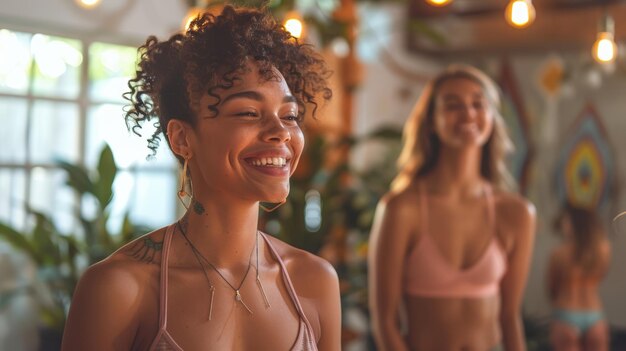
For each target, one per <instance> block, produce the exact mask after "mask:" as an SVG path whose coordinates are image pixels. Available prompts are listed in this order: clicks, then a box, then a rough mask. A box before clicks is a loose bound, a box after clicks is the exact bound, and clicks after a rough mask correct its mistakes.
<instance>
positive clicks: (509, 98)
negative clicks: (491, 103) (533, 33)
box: [500, 60, 534, 194]
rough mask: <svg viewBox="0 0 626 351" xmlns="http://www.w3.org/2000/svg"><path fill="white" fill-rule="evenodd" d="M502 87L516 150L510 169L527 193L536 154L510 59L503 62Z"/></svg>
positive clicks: (511, 135)
mask: <svg viewBox="0 0 626 351" xmlns="http://www.w3.org/2000/svg"><path fill="white" fill-rule="evenodd" d="M500 88H501V89H502V117H504V121H505V123H506V125H507V128H508V132H509V135H510V137H511V140H512V141H513V144H514V145H515V151H514V152H513V154H512V155H511V156H510V159H509V165H510V166H509V169H510V170H511V173H512V175H513V177H514V178H515V180H516V181H517V184H518V186H519V191H520V192H521V193H522V194H526V191H527V188H528V182H529V171H530V164H531V161H532V157H533V154H534V150H533V145H532V143H531V141H530V137H529V128H530V120H529V119H528V115H527V114H526V110H525V108H524V101H523V100H522V95H521V94H520V92H519V88H518V85H517V80H516V78H515V74H514V72H513V68H512V67H511V64H510V63H509V61H508V60H505V61H503V63H502V71H501V72H500Z"/></svg>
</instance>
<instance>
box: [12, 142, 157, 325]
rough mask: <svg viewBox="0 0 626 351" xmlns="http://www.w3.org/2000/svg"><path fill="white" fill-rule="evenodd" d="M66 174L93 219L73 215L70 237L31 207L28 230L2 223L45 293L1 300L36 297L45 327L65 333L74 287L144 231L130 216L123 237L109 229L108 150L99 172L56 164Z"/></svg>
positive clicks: (113, 170)
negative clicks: (91, 208) (92, 207)
mask: <svg viewBox="0 0 626 351" xmlns="http://www.w3.org/2000/svg"><path fill="white" fill-rule="evenodd" d="M57 165H58V166H59V167H60V168H61V169H63V170H64V171H65V173H66V175H67V182H66V184H67V186H69V187H70V188H71V189H72V190H73V191H74V192H75V193H76V194H77V196H79V197H80V198H81V200H83V201H89V200H91V201H94V202H95V203H96V211H95V213H94V214H93V215H91V216H87V215H85V214H83V212H82V211H81V210H80V208H77V209H75V210H74V214H75V215H76V223H79V225H78V226H77V227H76V228H75V230H74V231H72V232H71V233H62V232H61V231H60V230H59V229H58V228H57V227H56V225H55V223H54V222H53V221H52V220H51V218H50V216H48V215H46V214H45V213H43V212H40V211H38V210H35V209H32V208H28V216H29V219H31V223H32V224H31V225H30V226H28V229H26V230H24V231H20V230H17V229H15V228H12V227H11V226H9V225H7V224H5V223H0V240H3V241H5V242H7V243H8V244H9V245H11V246H12V247H13V248H15V249H16V250H18V251H19V252H21V253H23V254H25V255H26V256H28V257H29V258H30V259H31V260H32V262H34V264H35V265H36V267H37V273H38V274H37V278H38V280H39V281H40V282H41V283H43V286H44V288H45V289H44V291H43V293H41V290H40V289H34V287H30V288H26V289H20V291H7V292H6V293H5V294H4V295H3V296H0V299H3V298H4V299H10V298H11V296H14V295H16V294H18V293H29V294H34V295H36V296H35V297H36V300H37V301H38V302H39V304H40V311H41V322H42V323H43V325H44V327H46V328H50V329H53V330H56V331H58V332H61V331H62V330H63V326H64V325H65V318H66V313H67V309H68V307H69V303H70V301H71V297H72V294H73V292H74V288H75V287H76V284H77V282H78V279H79V278H80V274H81V273H82V271H83V269H84V268H86V266H88V265H90V264H92V263H94V262H97V261H99V260H101V259H103V258H104V257H106V256H107V255H108V254H110V253H111V252H113V251H114V250H115V249H116V248H118V247H119V246H121V245H122V244H124V243H126V242H128V241H130V240H131V239H133V238H134V237H135V236H136V234H137V233H141V232H145V231H146V228H139V227H137V226H135V225H133V224H132V223H131V221H130V220H129V216H128V213H126V215H125V216H124V221H123V225H122V227H121V229H120V231H119V232H117V233H111V232H110V231H109V230H108V229H107V222H108V221H109V216H110V204H111V200H112V198H113V189H112V187H113V182H114V180H115V177H116V175H117V166H116V164H115V160H114V158H113V153H112V151H111V149H110V147H109V146H108V145H105V146H104V148H103V149H102V151H101V152H100V158H99V161H98V165H97V168H96V169H95V170H94V171H90V170H88V169H86V168H85V167H83V166H81V165H76V164H72V163H69V162H65V161H57Z"/></svg>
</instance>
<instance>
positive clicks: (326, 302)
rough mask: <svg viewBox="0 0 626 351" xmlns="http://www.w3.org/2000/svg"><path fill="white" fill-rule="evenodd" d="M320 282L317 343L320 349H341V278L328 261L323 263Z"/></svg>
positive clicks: (324, 350)
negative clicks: (319, 332) (318, 334)
mask: <svg viewBox="0 0 626 351" xmlns="http://www.w3.org/2000/svg"><path fill="white" fill-rule="evenodd" d="M322 267H323V270H322V272H320V274H319V276H320V279H319V281H317V282H315V284H319V286H320V287H322V288H323V289H322V290H321V294H320V297H319V300H318V301H319V302H318V311H319V320H320V329H321V336H320V340H319V342H318V343H317V347H318V349H319V350H320V351H336V350H341V301H340V298H339V280H338V279H337V273H336V272H335V269H334V268H333V267H332V266H331V265H330V264H329V263H327V262H324V264H323V265H322Z"/></svg>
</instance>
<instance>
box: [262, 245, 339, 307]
mask: <svg viewBox="0 0 626 351" xmlns="http://www.w3.org/2000/svg"><path fill="white" fill-rule="evenodd" d="M266 237H267V238H268V239H269V241H270V242H271V244H272V246H273V247H274V248H275V249H276V251H277V252H278V254H279V255H280V257H281V259H282V261H283V262H284V264H285V267H286V268H287V271H288V273H289V276H290V278H291V279H292V280H293V283H294V285H296V287H297V286H298V285H301V284H299V283H301V282H311V283H312V284H310V285H311V286H308V285H309V284H305V285H307V289H302V290H300V289H297V290H299V291H298V295H308V294H314V295H317V294H320V293H322V291H320V289H322V290H325V289H328V288H332V287H333V286H334V285H335V284H336V282H337V272H336V271H335V268H334V267H333V266H332V265H331V264H330V263H329V262H328V261H326V260H325V259H323V258H321V257H319V256H316V255H314V254H312V253H310V252H308V251H305V250H302V249H298V248H296V247H294V246H291V245H289V244H287V243H285V242H283V241H281V240H279V239H277V238H274V237H272V236H271V235H266ZM307 297H313V296H307Z"/></svg>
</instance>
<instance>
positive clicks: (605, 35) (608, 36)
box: [592, 14, 617, 63]
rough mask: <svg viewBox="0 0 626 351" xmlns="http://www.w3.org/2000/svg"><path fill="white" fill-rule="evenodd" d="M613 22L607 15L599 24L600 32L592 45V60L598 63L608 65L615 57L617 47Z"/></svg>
mask: <svg viewBox="0 0 626 351" xmlns="http://www.w3.org/2000/svg"><path fill="white" fill-rule="evenodd" d="M614 36H615V22H614V21H613V18H611V16H609V15H608V14H605V15H604V17H603V18H602V21H601V22H600V30H599V31H598V36H597V38H596V42H595V43H593V48H592V54H593V58H594V59H595V60H596V61H598V62H600V63H608V62H612V61H614V60H615V58H616V57H617V45H616V44H615V39H614Z"/></svg>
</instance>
